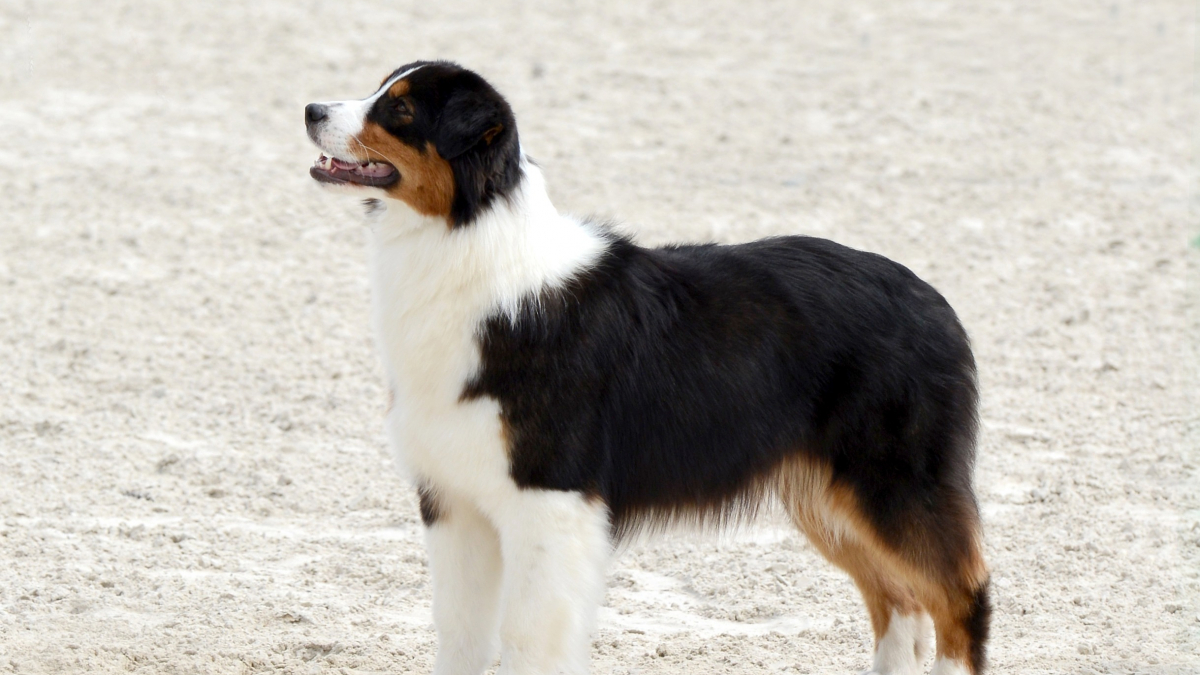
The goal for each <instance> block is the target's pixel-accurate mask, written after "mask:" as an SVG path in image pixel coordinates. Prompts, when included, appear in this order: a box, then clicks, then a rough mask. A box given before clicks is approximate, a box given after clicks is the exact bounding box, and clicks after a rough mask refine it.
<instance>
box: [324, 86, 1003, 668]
mask: <svg viewBox="0 0 1200 675" xmlns="http://www.w3.org/2000/svg"><path fill="white" fill-rule="evenodd" d="M306 121H307V127H308V132H309V135H310V137H311V138H312V139H313V141H314V142H315V143H316V144H317V145H318V146H319V147H320V148H321V150H322V151H323V153H324V154H325V155H329V158H327V157H325V156H324V155H323V156H322V159H321V160H320V161H319V162H318V163H317V164H316V165H315V166H314V167H313V169H312V174H313V176H314V178H316V179H317V180H319V181H321V182H322V183H326V184H333V185H337V186H339V187H341V188H342V189H347V190H350V191H351V192H354V193H356V194H359V195H361V196H363V197H367V198H369V200H370V204H371V205H372V208H370V209H369V212H370V215H369V218H370V221H371V229H372V236H373V246H372V253H371V286H372V300H373V307H374V321H375V328H376V332H377V335H378V341H379V348H380V350H381V352H382V358H383V363H384V367H385V372H386V374H387V378H388V387H389V389H390V392H391V395H392V397H393V404H392V405H391V407H390V410H389V413H388V417H387V430H388V434H389V437H390V441H391V445H392V448H393V449H394V451H395V454H396V456H397V458H398V459H399V461H400V462H401V463H402V464H403V465H404V466H405V467H406V468H407V470H408V472H410V474H411V475H412V477H413V479H414V481H415V483H416V485H417V487H418V491H419V494H420V500H421V514H422V518H423V519H424V522H425V524H426V526H427V527H426V538H427V545H428V548H429V559H430V566H431V572H432V577H433V597H434V620H435V623H436V626H437V631H438V639H439V647H438V654H437V659H436V665H435V668H434V672H435V673H436V674H438V675H474V674H477V673H480V672H482V671H483V670H484V669H485V668H487V667H488V666H489V665H490V664H491V663H492V662H493V659H494V658H495V656H496V654H497V651H498V652H499V655H500V664H501V665H500V671H499V672H500V673H502V674H503V675H517V674H520V675H532V674H543V673H544V674H547V675H549V674H552V673H585V672H586V671H587V669H588V656H589V648H590V633H591V631H592V628H593V623H594V619H595V614H596V609H597V606H598V604H599V603H600V602H601V600H602V597H603V592H604V573H605V568H606V565H607V563H608V560H609V557H610V553H611V551H612V549H613V545H614V543H615V542H617V541H619V540H621V539H622V538H623V537H626V536H627V535H629V534H631V533H633V532H638V531H645V530H654V529H657V528H659V527H662V526H667V525H670V524H672V523H676V522H679V521H692V522H699V523H702V524H705V523H707V524H714V525H721V524H723V523H726V522H730V521H732V520H738V519H742V518H745V517H750V516H752V515H753V514H754V513H755V511H756V509H757V508H758V506H759V505H760V504H761V503H763V502H764V501H765V500H775V501H777V502H778V503H780V504H781V505H782V507H783V508H784V509H785V510H786V511H787V512H788V513H789V515H791V517H792V518H793V520H794V521H795V522H796V524H797V526H798V527H799V528H800V529H801V530H802V531H804V532H805V533H806V534H807V535H808V536H809V538H810V540H811V541H812V542H813V544H814V545H815V546H816V547H817V548H818V550H820V551H821V552H822V553H823V554H824V555H826V556H827V557H828V558H829V559H830V560H832V561H833V562H835V563H836V564H838V565H840V566H841V567H843V568H844V569H846V570H847V571H848V572H849V573H850V574H851V575H852V576H853V577H854V579H855V581H856V582H857V584H858V586H859V588H860V589H861V590H862V592H863V596H864V599H865V600H866V602H867V606H868V609H869V611H870V613H871V619H872V624H873V626H874V628H875V631H876V638H877V641H876V652H875V662H874V666H873V671H872V672H876V673H895V674H904V675H909V674H912V673H917V672H919V671H920V669H921V666H922V665H923V661H924V658H925V655H926V654H927V653H928V650H929V641H930V637H931V632H932V630H933V629H934V628H936V631H937V637H938V645H937V647H938V648H937V659H936V660H935V663H934V667H933V672H934V673H935V674H936V675H958V674H964V673H975V674H978V673H980V672H981V671H982V668H983V663H984V644H985V642H986V639H987V629H988V618H989V612H990V606H989V603H988V595H987V570H986V566H985V565H984V562H983V559H982V556H981V553H980V530H979V517H978V509H977V506H976V502H975V499H974V495H973V492H972V487H971V471H972V464H973V455H974V437H975V427H976V400H977V395H976V386H975V374H974V362H973V359H972V355H971V351H970V348H969V346H968V341H967V337H966V334H965V333H964V331H963V329H962V327H961V326H960V324H959V322H958V320H957V319H956V317H955V315H954V312H953V311H952V310H951V308H950V307H949V306H948V305H947V304H946V302H945V300H944V299H943V298H942V297H941V296H940V295H939V294H938V293H937V292H936V291H935V290H934V289H933V288H931V287H930V286H929V285H927V284H925V283H924V282H922V281H921V280H920V279H918V278H917V277H916V276H915V275H913V274H912V273H911V272H910V271H908V270H907V269H905V268H904V267H902V266H900V265H898V264H896V263H893V262H891V261H889V260H887V259H885V258H882V257H880V256H877V255H872V254H869V253H862V252H859V251H855V250H852V249H848V248H846V247H843V246H840V245H838V244H834V243H832V242H829V241H825V240H820V239H813V238H808V237H781V238H775V239H768V240H763V241H757V242H752V243H749V244H742V245H737V246H716V245H682V246H669V247H665V248H656V249H649V248H642V247H640V246H637V245H636V244H635V243H633V242H632V241H630V240H629V239H628V238H626V237H624V236H620V235H618V234H615V233H613V232H612V231H611V230H610V229H608V228H606V227H604V226H603V225H599V224H596V223H593V222H589V221H586V220H580V219H576V218H572V217H570V216H565V215H562V214H560V213H559V212H558V211H557V210H556V209H555V208H554V205H553V204H551V202H550V200H549V198H548V196H547V193H546V188H545V184H544V181H543V177H542V172H541V171H540V170H539V169H538V167H537V166H536V165H535V164H534V163H533V162H531V161H530V160H529V159H528V158H526V157H525V156H524V155H523V154H522V153H521V149H520V144H519V141H518V137H517V130H516V124H515V120H514V118H513V115H512V111H511V109H510V108H509V106H508V104H507V103H506V102H505V101H504V99H503V98H502V97H501V96H500V95H499V94H498V93H496V91H495V90H494V89H493V88H492V87H491V86H489V85H488V84H487V83H486V82H485V81H484V80H483V79H482V78H480V77H479V76H478V75H476V74H474V73H472V72H470V71H467V70H465V69H463V68H461V67H459V66H457V65H454V64H451V63H447V62H416V63H412V64H408V65H406V66H404V67H402V68H400V69H398V70H397V71H395V72H394V73H392V75H390V76H389V77H388V78H386V79H385V80H384V82H383V83H382V84H381V86H380V87H379V89H378V90H377V91H376V92H375V93H374V94H373V95H372V96H370V97H368V98H366V99H363V100H361V101H343V102H333V103H323V104H312V105H310V106H308V108H307V110H306ZM393 169H394V171H393ZM447 186H452V187H450V188H447ZM448 189H449V190H450V192H447V190H448ZM930 617H932V620H931V618H930Z"/></svg>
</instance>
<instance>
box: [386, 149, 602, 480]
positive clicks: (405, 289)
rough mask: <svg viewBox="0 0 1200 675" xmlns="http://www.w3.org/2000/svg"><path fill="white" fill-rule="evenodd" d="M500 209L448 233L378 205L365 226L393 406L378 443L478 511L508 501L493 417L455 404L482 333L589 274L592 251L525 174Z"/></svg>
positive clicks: (580, 228) (472, 403)
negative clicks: (489, 502)
mask: <svg viewBox="0 0 1200 675" xmlns="http://www.w3.org/2000/svg"><path fill="white" fill-rule="evenodd" d="M525 169H526V173H525V178H524V180H523V181H522V185H521V189H520V190H519V191H518V192H517V194H516V195H515V199H513V200H512V203H511V204H509V203H506V202H503V201H500V202H498V203H497V204H496V205H495V207H494V208H493V209H491V210H490V211H489V212H487V213H485V214H484V215H482V216H481V217H480V218H478V219H477V220H476V221H475V222H473V223H471V224H469V225H466V226H464V227H460V228H456V229H454V230H449V229H447V228H446V226H445V224H444V223H442V222H440V221H435V220H432V219H427V218H424V217H421V216H418V215H417V214H415V213H413V212H411V211H409V210H408V209H407V208H405V207H404V206H403V205H402V204H399V203H395V202H392V203H389V210H388V211H387V212H386V213H383V214H380V215H379V216H377V219H376V221H375V222H374V223H373V227H372V233H373V242H372V247H371V248H372V251H371V287H372V288H371V290H372V305H373V314H374V323H375V330H376V334H377V339H378V345H379V349H380V352H381V357H382V360H383V365H384V370H385V372H386V375H387V378H388V386H389V387H390V388H391V390H392V392H393V396H394V400H393V406H392V409H391V411H390V412H389V414H388V423H387V427H388V434H389V440H390V442H391V444H392V449H393V451H394V453H395V455H396V458H397V460H398V461H399V462H400V463H401V464H402V465H403V466H404V467H405V468H406V469H407V470H408V471H409V472H410V473H411V474H413V476H414V477H416V478H419V479H421V480H424V481H427V482H429V483H431V484H432V485H433V486H434V487H436V488H438V489H440V490H445V491H451V492H457V493H461V494H463V496H470V497H472V498H474V499H476V500H481V501H482V500H486V498H487V497H488V496H489V495H490V496H493V497H496V498H501V497H502V494H500V493H498V492H497V491H501V492H507V491H508V490H510V489H511V487H512V485H511V481H510V480H509V479H508V455H507V449H506V448H505V446H504V442H503V436H502V434H503V431H502V428H501V424H500V417H499V412H500V411H499V406H498V404H497V403H496V402H495V401H494V400H491V399H476V400H468V401H463V400H461V395H462V393H463V390H464V387H465V385H466V383H467V382H468V381H469V380H470V379H471V377H472V376H473V375H474V374H475V373H476V372H477V371H478V369H479V366H480V352H479V344H478V341H477V340H478V336H479V331H480V328H481V326H482V324H483V322H484V321H485V320H486V319H488V318H489V317H492V316H495V315H497V314H500V313H504V314H509V315H510V316H511V315H513V314H514V313H515V311H516V310H517V308H518V305H519V303H520V302H521V301H522V299H523V298H527V297H529V296H530V295H531V294H536V293H538V292H539V291H541V290H544V289H546V288H553V287H556V286H559V285H561V284H562V283H563V282H564V281H566V280H567V279H569V278H570V277H571V276H573V275H574V274H576V273H577V272H578V271H580V270H581V269H583V268H585V267H587V266H588V265H589V264H591V263H593V262H594V261H595V260H596V259H597V258H598V257H599V255H600V253H601V251H602V250H603V247H604V240H603V239H602V238H601V237H600V236H598V235H597V234H596V233H595V232H593V231H592V230H591V229H590V228H589V227H588V226H586V225H583V224H581V223H579V222H578V221H575V220H573V219H570V218H566V217H563V216H560V215H559V214H558V213H557V212H556V211H555V210H554V207H553V205H551V203H550V201H549V198H548V197H547V196H546V193H545V187H544V184H543V182H542V178H541V174H540V172H539V171H538V170H537V169H536V167H532V166H529V165H526V167H525Z"/></svg>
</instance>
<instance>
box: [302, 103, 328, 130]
mask: <svg viewBox="0 0 1200 675" xmlns="http://www.w3.org/2000/svg"><path fill="white" fill-rule="evenodd" d="M328 116H329V109H328V108H326V107H325V106H323V105H321V104H320V103H309V104H308V105H306V106H304V123H305V124H307V125H312V124H316V123H317V122H320V121H321V120H323V119H325V118H326V117H328Z"/></svg>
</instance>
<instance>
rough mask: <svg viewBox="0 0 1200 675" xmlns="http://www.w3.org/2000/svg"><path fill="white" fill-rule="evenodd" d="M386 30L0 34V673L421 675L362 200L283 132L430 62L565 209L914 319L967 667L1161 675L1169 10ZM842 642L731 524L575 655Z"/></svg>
mask: <svg viewBox="0 0 1200 675" xmlns="http://www.w3.org/2000/svg"><path fill="white" fill-rule="evenodd" d="M383 4H384V3H375V2H365V1H362V0H355V1H351V2H340V3H321V4H318V3H296V2H283V1H281V0H270V1H263V2H253V3H249V2H247V3H236V2H226V3H217V2H197V3H118V2H83V1H74V0H36V1H34V0H8V1H6V2H5V3H3V4H0V64H3V65H2V66H0V78H2V80H0V256H2V257H0V339H2V340H3V345H2V347H0V519H2V520H0V671H5V670H6V669H7V670H11V671H14V672H21V673H27V672H113V671H136V672H143V673H188V672H202V673H207V672H222V673H236V672H250V671H254V672H257V671H267V670H277V671H281V672H298V673H306V672H343V673H348V672H380V671H391V672H397V673H408V672H418V673H419V672H425V671H427V669H428V667H429V665H430V663H431V658H432V653H433V648H434V640H433V632H432V628H431V625H430V615H429V588H428V586H429V584H428V576H427V575H428V573H427V570H426V565H425V554H424V550H423V547H422V543H421V534H420V527H419V524H418V520H417V513H416V507H415V503H414V499H413V496H412V493H411V491H410V490H409V489H408V488H407V487H406V485H405V484H404V483H403V482H402V480H401V479H400V478H399V477H398V475H397V474H396V473H395V472H393V471H391V470H390V461H389V460H388V459H387V458H386V456H385V454H384V453H383V443H382V431H381V419H382V412H383V405H384V394H383V392H382V389H381V384H380V374H379V367H378V365H377V362H376V358H375V355H374V353H373V348H372V344H371V338H370V333H369V326H368V319H367V282H366V274H365V270H364V241H365V237H364V230H363V227H362V225H361V220H360V217H359V207H358V206H357V204H355V203H354V202H353V201H351V200H347V199H345V198H337V197H334V196H331V195H328V194H324V193H322V192H320V191H319V190H318V189H317V188H316V187H315V186H313V185H312V184H311V181H310V179H309V178H308V176H307V167H308V165H309V163H310V162H311V161H312V159H313V158H314V157H315V151H314V149H313V148H312V147H311V146H310V145H309V143H308V142H307V140H306V139H305V136H304V133H303V128H302V114H301V110H302V108H303V105H304V104H305V103H307V102H309V101H312V100H322V99H331V98H346V97H353V96H362V95H365V94H366V93H368V92H369V91H370V90H371V89H372V87H373V86H374V84H375V83H376V82H377V81H378V80H379V78H381V77H382V76H383V75H385V74H386V73H387V72H388V71H389V70H390V69H391V68H393V67H395V66H397V65H400V64H401V63H403V62H405V61H407V60H410V59H415V58H423V57H448V58H454V59H457V60H460V61H461V62H463V63H464V64H467V65H469V66H471V67H473V68H476V69H478V70H479V71H481V72H482V73H483V74H485V75H486V76H487V77H488V78H490V79H491V80H492V81H493V82H494V83H495V84H496V85H497V86H498V87H499V88H500V90H501V91H503V92H504V93H505V94H506V95H507V96H508V97H509V98H510V100H511V102H512V104H513V106H514V107H515V109H516V111H517V114H518V119H519V120H520V124H521V132H522V138H523V141H524V145H525V148H526V149H527V150H528V151H529V152H530V153H531V154H532V155H533V156H534V157H536V158H537V159H538V160H539V161H540V162H541V163H542V164H543V166H544V167H545V170H546V174H547V176H548V179H549V181H550V185H551V192H552V195H553V196H554V197H555V199H556V201H557V203H558V204H559V206H560V207H561V208H562V209H564V210H568V211H572V212H576V213H598V214H601V215H605V216H613V217H616V218H619V219H620V221H621V222H622V223H623V224H624V225H623V226H624V227H625V229H627V230H628V231H630V232H633V233H636V235H637V236H638V237H639V239H640V240H641V241H642V242H645V243H661V242H665V241H671V240H677V239H712V240H717V241H722V242H735V241H744V240H747V239H752V238H755V237H761V236H765V235H772V234H785V233H807V234H813V235H818V236H824V237H830V238H832V239H835V240H837V241H840V242H843V243H846V244H849V245H852V246H856V247H860V248H865V249H869V250H872V251H877V252H879V253H882V254H885V255H888V256H890V257H892V258H895V259H896V260H899V261H901V262H903V263H904V264H906V265H908V266H910V267H911V268H912V269H913V270H915V271H916V272H917V273H918V274H920V275H921V276H923V277H924V278H926V279H928V280H929V281H931V282H932V283H933V284H934V285H936V286H937V287H938V288H939V289H940V290H941V291H942V292H943V293H944V294H945V295H946V296H947V297H948V298H949V299H950V301H951V302H952V303H953V304H954V306H955V307H956V308H957V309H958V311H959V313H960V315H961V316H962V319H963V321H964V323H965V324H966V326H967V328H968V330H969V331H970V333H971V335H972V337H973V339H974V344H975V347H976V350H977V354H978V359H979V363H980V369H981V381H982V387H983V399H984V405H983V420H984V425H983V429H984V431H983V434H982V440H981V444H980V448H979V455H980V457H979V466H978V474H977V475H978V486H979V494H980V498H981V500H982V503H983V510H984V514H985V518H986V524H987V532H986V536H987V550H988V557H989V559H990V562H991V565H992V566H993V569H994V577H993V579H994V589H995V605H996V611H995V623H994V626H993V639H992V643H991V660H992V663H993V664H994V668H993V672H996V673H1022V674H1027V673H1093V672H1113V673H1180V674H1182V673H1197V672H1200V656H1198V655H1197V654H1198V653H1200V576H1198V575H1200V481H1198V479H1197V464H1198V463H1200V458H1198V457H1197V446H1198V445H1200V437H1198V436H1200V434H1198V432H1200V419H1198V418H1200V401H1197V396H1196V389H1197V388H1196V386H1195V384H1196V361H1197V359H1196V351H1195V340H1194V339H1193V340H1191V341H1190V342H1189V338H1188V334H1189V331H1190V332H1191V335H1192V336H1193V338H1194V336H1195V335H1196V334H1197V333H1196V331H1197V327H1198V320H1197V315H1198V312H1197V304H1196V299H1197V285H1196V280H1197V269H1198V267H1200V264H1198V258H1200V249H1197V248H1195V247H1189V243H1188V242H1189V240H1190V239H1191V238H1193V237H1195V236H1196V235H1197V234H1200V232H1198V230H1197V227H1196V226H1195V225H1194V223H1195V220H1196V218H1195V214H1196V210H1195V209H1196V206H1197V204H1196V202H1195V201H1194V200H1195V192H1194V190H1193V189H1192V186H1193V184H1194V181H1195V177H1196V174H1195V169H1194V165H1193V145H1194V141H1195V139H1196V137H1197V115H1196V113H1197V94H1196V90H1195V88H1194V87H1195V80H1194V73H1193V70H1194V65H1195V61H1194V59H1195V50H1194V26H1195V19H1196V17H1195V15H1194V11H1195V9H1194V6H1193V5H1192V4H1191V3H1184V2H1178V1H1176V2H1167V1H1162V0H1155V1H1150V2H1137V3H1134V2H1127V1H1126V2H1120V3H1118V4H1112V3H1090V2H1082V1H1079V2H1076V1H1071V2H1068V1H1065V0H1064V1H1059V0H1052V1H1047V0H1041V1H1039V2H1017V3H969V2H963V3H957V5H955V4H952V3H932V2H887V1H884V0H879V1H877V2H859V3H853V4H854V5H856V7H855V8H853V9H850V8H847V7H846V6H847V5H848V4H851V3H843V2H837V1H836V0H828V1H825V2H806V3H799V2H786V1H779V2H773V3H749V2H746V3H732V2H731V3H727V4H723V5H718V4H715V3H711V4H710V3H703V2H688V3H682V2H680V3H674V7H668V6H667V5H666V3H655V7H657V9H654V10H651V9H648V8H647V7H648V3H638V2H620V3H603V6H604V9H589V8H588V7H587V6H586V5H587V4H588V3H575V4H576V5H577V6H576V7H574V8H570V9H568V8H564V9H561V10H558V11H542V10H535V9H532V8H531V6H530V4H528V3H511V2H483V1H477V2H470V3H453V5H454V6H455V9H452V10H451V9H438V7H439V6H440V5H450V4H451V3H418V2H411V3H387V4H388V5H395V6H390V7H383V6H381V5H383ZM595 4H597V5H600V4H602V3H595ZM768 4H769V5H770V6H769V7H768V6H767V5H768ZM1001 4H1003V5H1004V7H1003V8H995V9H985V8H983V7H982V6H984V5H989V6H990V5H1001ZM302 5H303V6H302ZM398 5H403V6H404V7H397V6H398ZM468 5H469V6H468ZM751 5H755V6H751ZM1189 284H1190V285H1189ZM870 641H871V636H870V630H869V627H868V625H867V619H866V614H865V612H864V611H863V609H862V608H861V605H860V602H859V599H858V597H857V594H856V593H855V591H854V588H853V586H852V585H851V583H850V582H849V581H848V580H847V579H846V578H845V577H844V576H843V575H842V574H841V573H840V572H838V571H837V570H835V569H833V568H832V567H830V566H829V565H828V564H826V563H824V562H823V561H822V560H821V559H820V558H819V557H818V556H817V555H816V554H815V553H814V552H813V551H812V549H811V548H809V547H808V546H807V545H806V544H805V543H804V542H803V540H802V539H800V538H799V537H798V536H797V535H796V534H794V533H793V532H791V531H789V530H787V529H786V528H782V527H778V526H773V525H766V526H763V527H759V528H755V529H752V530H749V531H745V532H742V533H740V534H736V535H727V536H725V537H722V538H718V539H714V538H712V537H705V536H691V535H677V536H674V537H672V538H670V539H669V540H667V541H663V542H658V543H653V544H647V545H644V546H636V547H633V548H632V549H631V550H629V551H626V552H625V553H623V554H622V555H621V557H619V558H618V559H617V560H616V561H615V562H614V564H613V566H612V572H611V575H610V577H609V594H608V599H607V604H606V607H605V609H604V610H603V613H602V615H601V629H600V631H599V634H598V635H597V637H596V641H595V650H594V655H593V662H594V671H595V672H597V673H610V672H611V673H622V674H624V673H645V674H649V673H768V672H772V673H773V672H789V673H852V672H856V671H858V670H860V669H863V668H865V667H867V666H868V665H869V663H870V662H869V655H868V653H869V643H870Z"/></svg>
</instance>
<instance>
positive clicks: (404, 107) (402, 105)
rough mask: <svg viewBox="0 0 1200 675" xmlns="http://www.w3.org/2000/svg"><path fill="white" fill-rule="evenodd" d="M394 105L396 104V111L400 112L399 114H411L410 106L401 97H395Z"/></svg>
mask: <svg viewBox="0 0 1200 675" xmlns="http://www.w3.org/2000/svg"><path fill="white" fill-rule="evenodd" d="M395 105H396V112H397V113H400V114H401V115H411V114H412V108H410V107H409V105H408V101H405V100H404V99H402V98H398V99H396V103H395Z"/></svg>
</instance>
